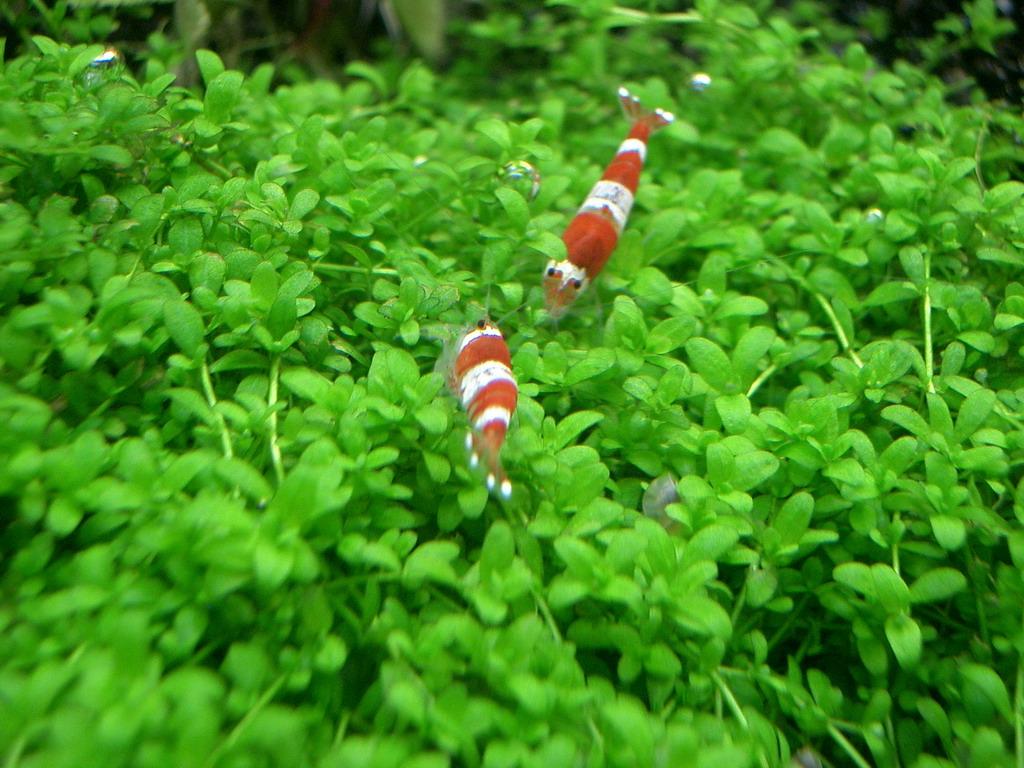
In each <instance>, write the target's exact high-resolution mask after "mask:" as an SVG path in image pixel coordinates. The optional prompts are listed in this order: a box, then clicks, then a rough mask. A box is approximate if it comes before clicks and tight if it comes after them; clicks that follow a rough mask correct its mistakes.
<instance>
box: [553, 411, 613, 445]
mask: <svg viewBox="0 0 1024 768" xmlns="http://www.w3.org/2000/svg"><path fill="white" fill-rule="evenodd" d="M603 420H604V414H603V413H598V412H597V411H577V412H576V413H572V414H569V415H568V416H566V417H565V418H564V419H562V420H561V421H560V422H558V426H557V427H556V428H555V438H554V448H555V450H561V449H562V448H564V447H565V446H567V445H568V444H569V443H571V442H572V441H573V440H575V439H576V438H577V437H579V435H580V434H582V433H583V432H585V431H587V430H588V429H590V428H591V427H592V426H594V425H595V424H599V423H600V422H601V421H603Z"/></svg>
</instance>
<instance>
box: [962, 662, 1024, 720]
mask: <svg viewBox="0 0 1024 768" xmlns="http://www.w3.org/2000/svg"><path fill="white" fill-rule="evenodd" d="M958 669H959V672H960V676H961V677H962V678H963V681H964V689H965V693H967V692H968V691H967V689H968V688H973V689H974V690H975V691H977V693H979V694H980V695H981V696H982V697H984V699H986V700H987V701H988V703H989V704H990V705H991V706H992V707H993V708H994V709H995V710H996V711H997V712H998V713H999V714H1000V715H1001V716H1002V717H1003V718H1004V720H1011V719H1012V717H1013V711H1012V708H1011V706H1010V695H1009V693H1007V690H1006V684H1005V683H1004V682H1003V680H1002V678H1001V677H1000V676H999V675H998V674H997V673H996V671H995V670H993V669H991V668H990V667H985V666H982V665H981V664H975V663H972V662H968V663H965V664H961V665H960V666H959V668H958ZM965 698H968V697H967V696H965ZM968 711H970V709H969V710H968Z"/></svg>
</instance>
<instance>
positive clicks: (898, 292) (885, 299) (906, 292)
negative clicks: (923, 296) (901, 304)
mask: <svg viewBox="0 0 1024 768" xmlns="http://www.w3.org/2000/svg"><path fill="white" fill-rule="evenodd" d="M919 295H920V292H919V291H918V289H917V286H915V285H914V284H913V283H908V282H906V281H899V282H889V283H882V284H881V285H879V286H878V287H877V288H875V289H874V290H872V291H871V293H869V294H868V297H867V298H866V299H864V301H863V305H864V306H865V307H880V306H882V305H883V304H893V303H895V302H898V301H907V300H909V299H916V298H918V296H919Z"/></svg>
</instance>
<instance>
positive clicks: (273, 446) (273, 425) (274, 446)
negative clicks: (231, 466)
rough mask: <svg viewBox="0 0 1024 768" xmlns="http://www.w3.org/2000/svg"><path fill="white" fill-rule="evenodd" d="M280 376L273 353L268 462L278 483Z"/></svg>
mask: <svg viewBox="0 0 1024 768" xmlns="http://www.w3.org/2000/svg"><path fill="white" fill-rule="evenodd" d="M280 377H281V357H280V356H279V355H274V357H273V359H272V360H271V361H270V391H269V393H268V395H267V405H268V406H269V407H270V462H271V463H272V464H273V465H274V475H275V476H276V477H277V483H278V485H280V484H281V482H282V481H283V480H284V463H283V462H282V461H281V446H280V445H279V444H278V442H277V408H275V407H274V406H276V405H277V382H278V379H279V378H280Z"/></svg>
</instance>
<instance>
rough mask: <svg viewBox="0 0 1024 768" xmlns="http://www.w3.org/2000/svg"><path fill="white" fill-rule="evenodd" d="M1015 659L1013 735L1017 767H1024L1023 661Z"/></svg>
mask: <svg viewBox="0 0 1024 768" xmlns="http://www.w3.org/2000/svg"><path fill="white" fill-rule="evenodd" d="M1022 661H1024V660H1022V659H1020V658H1018V659H1017V685H1016V686H1015V687H1016V690H1015V691H1014V696H1013V736H1014V739H1013V741H1014V752H1015V753H1016V758H1017V768H1024V663H1022Z"/></svg>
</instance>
